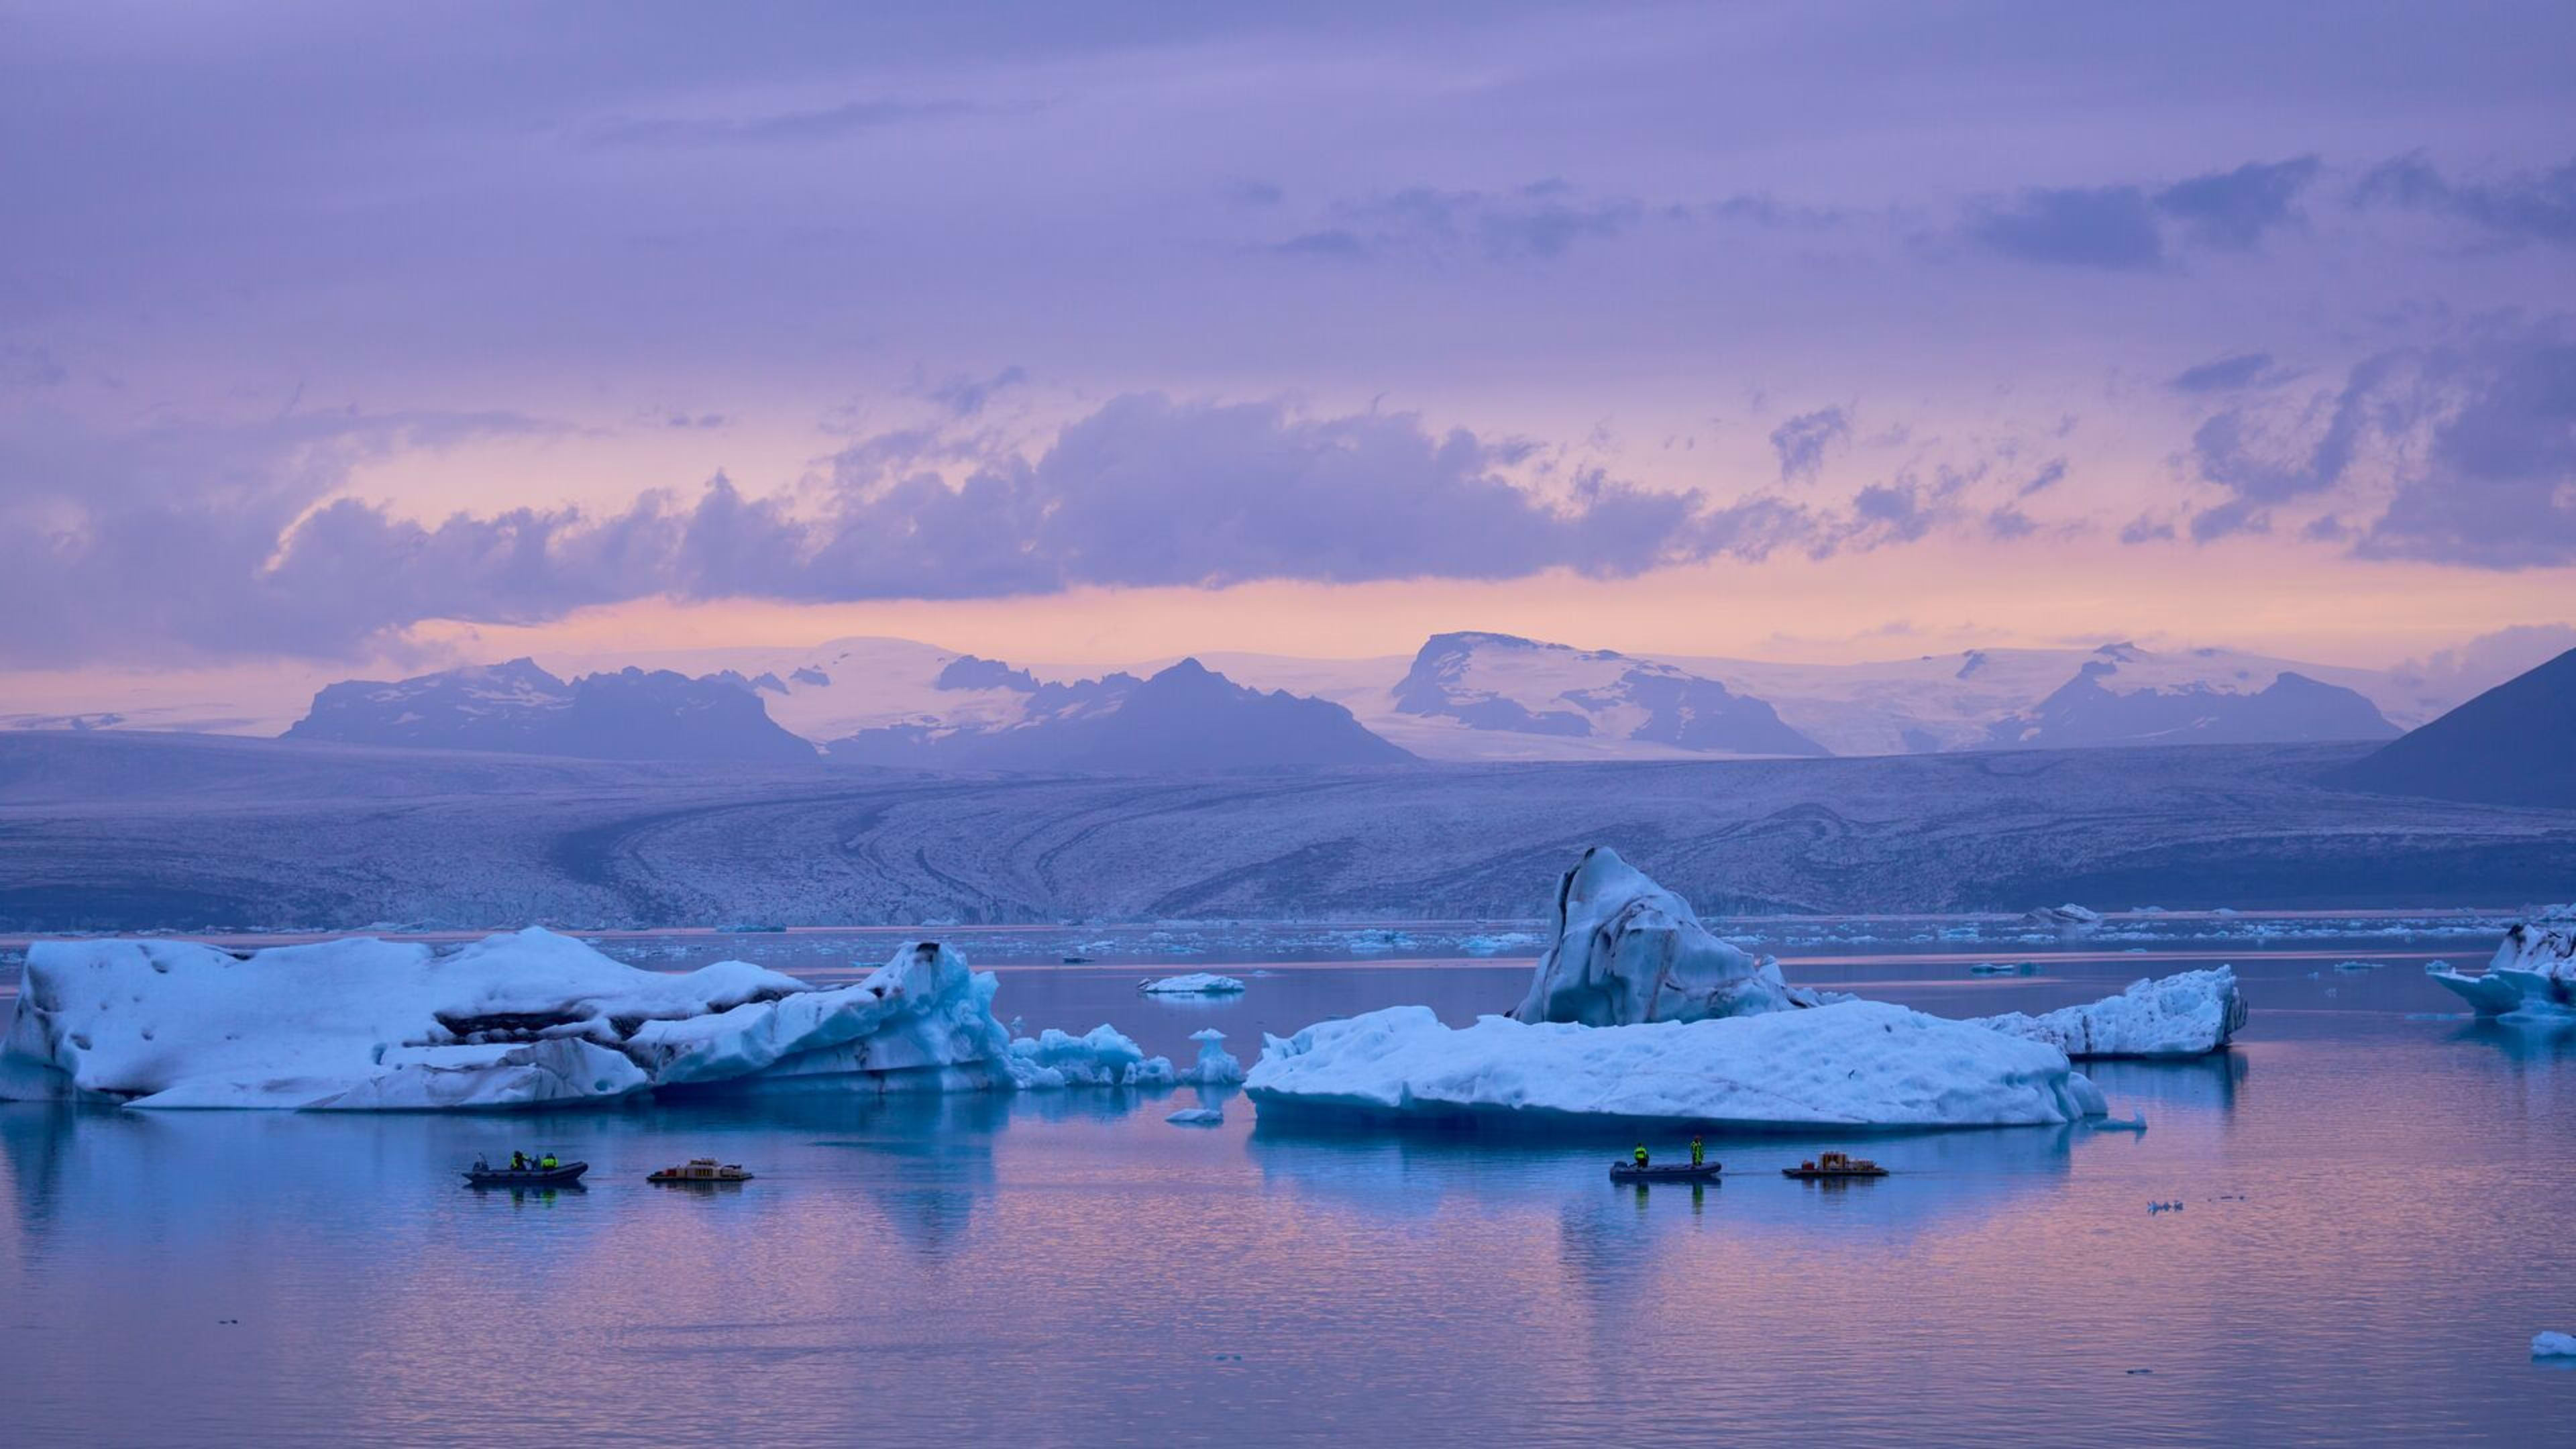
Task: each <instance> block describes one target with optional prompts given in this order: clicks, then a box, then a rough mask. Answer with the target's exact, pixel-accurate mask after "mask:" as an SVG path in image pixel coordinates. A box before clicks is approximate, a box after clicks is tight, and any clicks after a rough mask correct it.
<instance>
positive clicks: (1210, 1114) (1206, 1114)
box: [1163, 1107, 1225, 1127]
mask: <svg viewBox="0 0 2576 1449" xmlns="http://www.w3.org/2000/svg"><path fill="white" fill-rule="evenodd" d="M1163 1120H1164V1121H1166V1122H1169V1123H1171V1124H1172V1125H1173V1126H1175V1127H1222V1126H1224V1125H1225V1109H1224V1108H1223V1107H1183V1108H1182V1109H1181V1110H1179V1111H1177V1112H1174V1113H1173V1114H1172V1115H1170V1116H1169V1117H1166V1118H1164V1119H1163Z"/></svg>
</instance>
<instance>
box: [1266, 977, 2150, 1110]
mask: <svg viewBox="0 0 2576 1449" xmlns="http://www.w3.org/2000/svg"><path fill="white" fill-rule="evenodd" d="M1245 1088H1246V1090H1247V1091H1248V1092H1250V1094H1251V1096H1252V1100H1253V1101H1254V1102H1256V1103H1257V1104H1259V1105H1260V1107H1261V1109H1262V1110H1263V1111H1265V1112H1267V1111H1271V1110H1273V1109H1278V1110H1280V1111H1283V1112H1286V1113H1291V1114H1296V1113H1306V1114H1326V1115H1334V1114H1338V1115H1348V1116H1355V1117H1361V1118H1377V1119H1389V1120H1396V1119H1413V1120H1427V1119H1444V1118H1446V1119H1478V1118H1485V1119H1496V1118H1499V1119H1505V1120H1511V1121H1518V1122H1528V1123H1534V1124H1563V1123H1571V1122H1579V1121H1585V1120H1599V1119H1609V1120H1613V1121H1619V1122H1638V1123H1645V1122H1655V1123H1670V1124H1675V1125H1687V1126H1696V1127H1702V1128H1709V1129H1717V1128H1727V1127H1738V1128H1790V1127H1812V1126H1822V1125H1830V1126H1836V1127H1875V1128H1929V1127H1967V1126H2003V1125H2012V1124H2022V1123H2054V1122H2073V1121H2078V1120H2081V1119H2084V1118H2087V1117H2098V1116H2100V1115H2102V1113H2103V1111H2104V1105H2103V1101H2102V1094H2101V1092H2100V1091H2099V1090H2097V1089H2096V1088H2095V1087H2094V1085H2093V1084H2092V1082H2091V1081H2089V1080H2087V1079H2086V1078H2085V1077H2084V1076H2083V1075H2082V1074H2081V1073H2079V1072H2076V1071H2074V1070H2073V1069H2072V1068H2070V1067H2069V1066H2068V1065H2067V1060H2066V1055H2065V1053H2063V1052H2061V1051H2059V1050H2057V1049H2056V1048H2055V1047H2052V1046H2048V1045H2045V1044H2043V1043H2041V1042H2036V1041H2026V1040H2022V1039H2020V1038H2016V1037H2010V1036H2006V1035H2004V1034H2002V1033H1999V1032H1993V1031H1988V1030H1986V1029H1985V1028H1983V1027H1978V1026H1971V1025H1968V1024H1966V1023H1963V1022H1955V1021H1944V1020H1942V1019H1941V1018H1939V1017H1933V1016H1926V1015H1924V1014H1923V1013H1921V1012H1919V1011H1910V1010H1908V1009H1906V1008H1904V1007H1901V1006H1892V1005H1888V1004H1886V1003H1882V1002H1868V1001H1845V1002H1838V1003H1835V1004H1832V1005H1827V1006H1822V1007H1818V1008H1816V1009H1814V1010H1810V1011H1788V1012H1766V1013H1762V1014H1758V1015H1753V1016H1736V1017H1727V1018H1720V1019H1714V1020H1701V1021H1692V1022H1653V1023H1646V1024H1641V1025H1635V1026H1579V1025H1571V1024H1562V1023H1553V1022H1543V1023H1525V1022H1521V1021H1515V1020H1512V1019H1510V1018H1507V1017H1499V1016H1488V1017H1484V1018H1481V1019H1479V1020H1478V1021H1477V1022H1476V1023H1475V1024H1474V1025H1472V1026H1469V1027H1465V1028H1463V1029H1452V1028H1450V1027H1446V1026H1443V1025H1441V1024H1440V1020H1439V1018H1438V1017H1437V1016H1435V1015H1433V1014H1432V1011H1431V1009H1430V1008H1429V1007H1425V1006H1396V1007H1389V1008H1387V1009H1385V1010H1383V1011H1373V1012H1369V1013H1367V1014H1365V1015H1362V1016H1355V1017H1351V1018H1349V1019H1347V1020H1341V1021H1327V1022H1319V1023H1317V1024H1316V1025H1313V1026H1310V1027H1307V1028H1306V1029H1305V1030H1303V1031H1300V1032H1298V1033H1297V1034H1296V1035H1294V1036H1291V1037H1287V1038H1284V1039H1283V1038H1279V1037H1270V1038H1268V1039H1267V1040H1266V1044H1265V1046H1264V1048H1263V1050H1262V1053H1261V1059H1260V1060H1259V1061H1258V1062H1256V1063H1254V1064H1253V1068H1252V1072H1251V1075H1250V1076H1249V1077H1248V1078H1247V1079H1246V1082H1245Z"/></svg>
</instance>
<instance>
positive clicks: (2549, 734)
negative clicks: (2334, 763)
mask: <svg viewBox="0 0 2576 1449" xmlns="http://www.w3.org/2000/svg"><path fill="white" fill-rule="evenodd" d="M2330 783H2333V784H2337V785H2343V786H2346V787H2349V788H2351V789H2356V790H2370V791H2375V792H2378V793H2381V794H2389V795H2426V796H2431V797H2434V798H2436V799H2443V800H2470V801H2477V802H2480V803H2484V804H2494V805H2537V806H2576V649H2571V650H2569V651H2567V652H2566V653H2564V654H2561V655H2559V656H2558V657H2557V658H2555V659H2552V660H2550V661H2549V662H2548V663H2546V664H2543V665H2541V666H2540V667H2539V668H2537V669H2534V670H2531V671H2530V672H2528V673H2526V674H2522V675H2520V676H2517V677H2515V678H2513V679H2509V680H2506V681H2505V682H2504V683H2502V684H2499V685H2497V686H2496V687H2495V688H2493V689H2490V690H2488V691H2487V692H2486V693H2484V694H2481V695H2479V696H2478V697H2477V698H2475V699H2472V700H2470V701H2469V702H2468V703H2466V704H2464V705H2461V706H2460V707H2459V708H2457V709H2455V710H2452V711H2451V712H2450V713H2448V714H2446V715H2443V716H2442V717H2441V718H2439V719H2437V720H2434V721H2433V722H2431V723H2430V724H2427V725H2424V726H2423V727H2422V728H2420V729H2417V730H2415V731H2414V732H2413V733H2411V734H2409V735H2407V736H2406V737H2405V738H2403V739H2400V740H2397V741H2394V742H2393V743H2391V744H2389V745H2387V746H2385V747H2383V748H2381V749H2380V750H2379V751H2378V752H2377V753H2375V754H2372V755H2370V756H2368V757H2367V758H2364V759H2362V760H2359V761H2357V762H2355V763H2354V764H2352V765H2349V766H2347V767H2345V768H2344V769H2342V770H2340V771H2337V772H2336V773H2335V774H2334V775H2332V776H2331V777H2330Z"/></svg>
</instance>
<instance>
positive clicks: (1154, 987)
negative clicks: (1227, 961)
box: [1136, 971, 1243, 996]
mask: <svg viewBox="0 0 2576 1449" xmlns="http://www.w3.org/2000/svg"><path fill="white" fill-rule="evenodd" d="M1136 989H1137V990H1139V991H1142V992H1146V993H1148V994H1150V995H1154V996H1232V995H1234V994H1235V993H1236V992H1238V991H1241V990H1243V983H1242V982H1240V981H1237V980H1235V979H1234V978H1233V977H1231V976H1215V975H1211V974H1209V973H1208V972H1205V971H1193V972H1191V973H1190V974H1189V975H1187V976H1166V977H1164V978H1163V979H1162V980H1160V981H1148V982H1146V983H1144V984H1143V985H1141V986H1139V987H1137V988H1136Z"/></svg>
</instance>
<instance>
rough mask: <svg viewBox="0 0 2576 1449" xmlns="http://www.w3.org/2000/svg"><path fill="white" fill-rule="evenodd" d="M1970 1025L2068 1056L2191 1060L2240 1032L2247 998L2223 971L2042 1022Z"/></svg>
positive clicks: (2148, 984) (1995, 1020)
mask: <svg viewBox="0 0 2576 1449" xmlns="http://www.w3.org/2000/svg"><path fill="white" fill-rule="evenodd" d="M1972 1024H1973V1025H1976V1026H1983V1027H1990V1028H1992V1029H1993V1030H1996V1031H1999V1032H2003V1033H2005V1034H2007V1035H2010V1036H2018V1037H2027V1038H2029V1039H2030V1040H2032V1041H2043V1042H2046V1043H2048V1044H2049V1045H2050V1046H2053V1047H2055V1048H2057V1049H2058V1050H2059V1051H2062V1052H2064V1053H2066V1054H2067V1055H2068V1056H2069V1057H2078V1058H2080V1057H2196V1056H2203V1055H2206V1054H2207V1053H2210V1052H2214V1051H2216V1050H2218V1049H2219V1048H2220V1047H2223V1046H2225V1045H2227V1042H2228V1038H2229V1037H2231V1036H2233V1035H2235V1033H2236V1032H2237V1030H2238V1029H2239V1028H2241V1027H2243V1026H2244V1025H2245V998H2244V997H2243V996H2242V995H2240V994H2239V993H2238V992H2237V989H2236V972H2235V970H2234V968H2232V967H2227V966H2218V967H2213V968H2211V969H2209V970H2207V971H2184V972H2179V973H2177V974H2175V975H2172V976H2167V977H2163V978H2161V979H2157V980H2144V981H2135V982H2132V983H2130V985H2129V989H2128V990H2126V991H2123V992H2121V993H2120V994H2119V995H2117V996H2111V997H2105V998H2104V999H2102V1000H2100V1001H2095V1002H2090V1003H2087V1004H2085V1005H2083V1006H2068V1007H2062V1008H2060V1009H2059V1010H2056V1011H2051V1012H2047V1013H2045V1014H2043V1015H2040V1016H2025V1015H2023V1014H2022V1013H2020V1012H2018V1011H2015V1012H2007V1013H2006V1014H2004V1015H2002V1016H1986V1017H1979V1018H1977V1019H1976V1020H1975V1021H1974V1022H1973V1023H1972Z"/></svg>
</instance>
